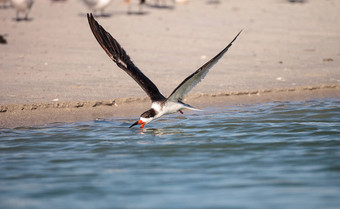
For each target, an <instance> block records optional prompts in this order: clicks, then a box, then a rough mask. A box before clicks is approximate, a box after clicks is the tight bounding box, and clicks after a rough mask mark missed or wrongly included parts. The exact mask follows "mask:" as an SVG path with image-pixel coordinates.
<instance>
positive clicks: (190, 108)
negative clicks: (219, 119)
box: [183, 103, 203, 111]
mask: <svg viewBox="0 0 340 209" xmlns="http://www.w3.org/2000/svg"><path fill="white" fill-rule="evenodd" d="M183 104H184V108H185V109H189V110H195V111H203V110H200V109H197V108H195V107H193V106H191V105H188V104H185V103H183Z"/></svg>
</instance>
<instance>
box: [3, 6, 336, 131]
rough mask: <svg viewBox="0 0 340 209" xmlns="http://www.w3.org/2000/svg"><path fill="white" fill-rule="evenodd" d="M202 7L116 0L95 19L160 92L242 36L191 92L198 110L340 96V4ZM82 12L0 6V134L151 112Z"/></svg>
mask: <svg viewBox="0 0 340 209" xmlns="http://www.w3.org/2000/svg"><path fill="white" fill-rule="evenodd" d="M151 2H152V1H151ZM209 2H210V1H207V0H191V1H189V2H188V3H186V4H176V6H175V7H174V8H173V7H165V8H157V7H152V6H145V7H144V10H143V11H144V12H145V14H143V15H136V14H132V15H128V14H127V5H126V4H125V3H124V1H122V0H113V2H112V4H111V5H110V6H109V7H108V8H107V9H106V10H105V11H106V14H107V15H108V17H98V18H97V21H98V22H99V23H100V24H101V25H102V26H103V27H104V28H105V29H106V30H107V31H108V32H110V33H111V34H112V36H113V37H115V38H116V39H117V40H118V41H119V42H120V44H121V45H122V46H123V47H124V48H125V50H126V51H127V53H128V54H129V55H130V57H131V58H132V60H133V61H134V63H135V64H136V65H137V66H138V67H139V68H140V69H141V70H142V71H143V72H144V73H145V74H146V75H147V76H148V77H149V78H150V79H151V80H152V81H154V83H155V84H156V85H157V86H158V87H159V89H160V90H161V92H162V93H163V94H164V95H169V94H170V93H171V92H172V90H173V89H174V88H175V87H176V86H177V85H178V84H179V83H180V82H182V81H183V80H184V79H185V78H186V77H187V76H188V75H189V74H191V73H192V72H194V71H195V70H196V69H197V68H199V67H200V66H201V65H203V64H204V63H205V62H207V61H208V60H209V59H210V58H211V57H213V56H215V55H216V54H217V53H218V52H219V51H220V50H221V49H223V48H224V47H225V46H226V45H227V44H228V43H229V42H230V41H231V40H232V39H233V38H234V36H235V35H236V34H237V33H238V32H239V31H240V30H243V32H242V34H241V35H240V36H239V38H238V39H237V41H236V42H235V43H234V44H233V46H232V47H231V48H230V50H229V51H228V52H227V54H226V55H225V56H224V57H223V58H222V59H221V60H220V61H219V63H217V64H216V65H215V66H214V68H213V69H212V70H211V71H210V72H209V74H208V75H207V77H206V78H205V79H204V80H203V82H202V83H200V84H199V85H198V86H197V87H195V88H194V89H193V90H192V91H191V92H190V94H189V95H188V98H187V101H188V103H189V104H192V105H194V106H196V107H198V108H205V107H208V106H227V105H242V104H249V103H258V102H269V101H286V100H288V101H292V100H309V99H317V98H329V97H337V98H339V97H340V25H339V19H340V13H339V11H340V2H339V1H337V0H328V1H311V0H310V1H305V2H304V3H291V2H288V1H285V0H258V1H253V0H243V1H239V0H221V1H220V3H218V4H211V3H209ZM134 9H136V10H137V9H138V8H137V7H136V8H134ZM87 12H91V11H89V10H88V9H87V8H86V6H85V5H83V4H82V2H81V1H70V0H68V1H65V2H51V1H46V0H35V3H34V5H33V8H32V10H31V12H30V14H29V20H28V21H19V22H18V21H15V11H14V10H13V9H11V8H1V9H0V25H1V26H0V35H4V38H5V39H6V40H7V44H0V92H1V94H0V128H14V127H22V126H43V125H45V124H51V123H55V122H74V121H86V120H93V119H96V118H105V117H126V118H132V117H134V118H137V117H138V116H139V114H140V113H141V112H142V111H144V110H145V109H146V108H148V106H149V105H150V101H149V100H148V98H146V94H145V93H144V92H143V90H142V89H141V88H140V87H139V86H138V85H137V84H136V83H135V82H134V81H133V80H132V79H131V78H130V77H129V76H128V75H127V74H126V73H125V72H123V71H122V70H121V69H119V68H118V67H117V66H116V65H115V64H114V63H113V62H112V61H111V60H110V58H109V57H108V56H107V55H106V54H105V52H104V51H103V50H102V48H101V47H100V46H99V44H98V43H97V41H96V40H95V38H94V37H93V35H92V33H91V31H90V28H89V26H88V22H87V19H86V13H87Z"/></svg>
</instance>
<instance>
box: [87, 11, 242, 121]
mask: <svg viewBox="0 0 340 209" xmlns="http://www.w3.org/2000/svg"><path fill="white" fill-rule="evenodd" d="M87 18H88V21H89V24H90V28H91V30H92V32H93V35H94V36H95V38H96V39H97V41H98V43H99V44H100V45H101V46H102V48H103V49H104V51H105V52H106V53H107V54H108V55H109V57H110V58H111V59H112V60H113V61H114V62H115V63H116V64H117V66H118V67H120V68H121V69H122V70H124V71H125V72H126V73H127V74H129V75H130V76H131V77H132V78H133V79H134V80H135V81H136V82H137V83H138V84H139V85H140V87H141V88H142V89H143V90H144V91H145V92H146V94H147V95H148V96H149V97H150V99H151V102H152V103H151V108H150V109H149V110H147V111H145V112H144V113H142V114H141V116H140V119H139V120H138V121H137V122H135V123H134V124H132V125H131V126H130V127H132V126H134V125H137V124H141V128H143V127H144V125H145V124H147V123H150V122H151V121H152V120H154V119H156V118H159V117H161V116H163V115H166V114H172V113H175V112H180V113H183V112H182V110H183V109H190V110H198V109H196V108H194V107H192V106H190V105H188V104H185V103H184V102H183V99H184V97H185V95H186V94H187V93H188V92H189V91H190V90H191V89H192V88H193V87H195V86H196V85H197V84H198V83H199V82H200V81H201V80H202V79H203V78H204V77H205V76H206V74H207V73H208V72H209V70H210V69H211V67H212V66H213V65H214V64H216V63H217V61H218V60H219V59H220V58H221V57H222V56H223V55H224V54H225V53H226V52H227V51H228V49H229V47H230V46H231V45H232V43H233V42H234V41H235V40H236V38H237V37H238V36H239V34H240V33H241V32H239V33H238V34H237V36H236V37H235V38H234V39H233V40H232V41H231V42H230V43H229V44H228V45H227V46H226V47H225V48H224V49H223V50H222V51H221V52H220V53H218V54H217V55H216V56H215V57H213V58H212V59H211V60H209V61H208V62H207V63H205V64H204V65H203V66H202V67H200V68H199V69H198V70H196V71H195V72H194V73H192V74H191V75H189V76H188V77H187V78H186V79H184V81H183V82H182V83H181V84H180V85H178V86H177V87H176V88H175V90H174V91H173V92H172V93H171V94H170V96H169V97H168V98H166V97H164V96H163V95H162V94H161V93H160V92H159V90H158V88H157V87H156V85H155V84H154V83H153V82H152V81H151V80H150V79H149V78H148V77H146V76H145V75H144V74H143V73H142V71H140V70H139V69H138V68H137V67H136V66H135V65H134V63H133V62H132V61H131V59H130V57H129V56H128V55H127V53H126V52H125V50H124V49H123V48H122V47H121V46H120V44H119V43H118V42H117V41H116V39H114V38H113V37H112V36H111V35H110V34H109V33H108V32H106V31H105V29H104V28H103V27H102V26H101V25H99V24H98V22H97V21H96V20H95V19H94V18H93V16H92V14H88V15H87Z"/></svg>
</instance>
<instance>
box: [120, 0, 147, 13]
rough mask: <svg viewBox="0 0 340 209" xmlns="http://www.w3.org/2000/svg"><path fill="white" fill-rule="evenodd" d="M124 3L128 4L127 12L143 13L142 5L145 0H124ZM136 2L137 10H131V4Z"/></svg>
mask: <svg viewBox="0 0 340 209" xmlns="http://www.w3.org/2000/svg"><path fill="white" fill-rule="evenodd" d="M125 3H126V4H128V5H129V6H128V12H127V13H128V14H144V12H143V5H144V4H145V0H125ZM135 4H138V7H139V10H138V12H133V11H132V10H131V8H132V6H134V5H135Z"/></svg>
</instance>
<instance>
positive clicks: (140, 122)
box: [129, 120, 145, 128]
mask: <svg viewBox="0 0 340 209" xmlns="http://www.w3.org/2000/svg"><path fill="white" fill-rule="evenodd" d="M138 124H142V125H141V126H140V127H141V128H144V126H145V123H144V122H143V121H142V120H138V121H136V122H135V123H134V124H132V125H131V126H130V127H129V128H131V127H133V126H135V125H138Z"/></svg>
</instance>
